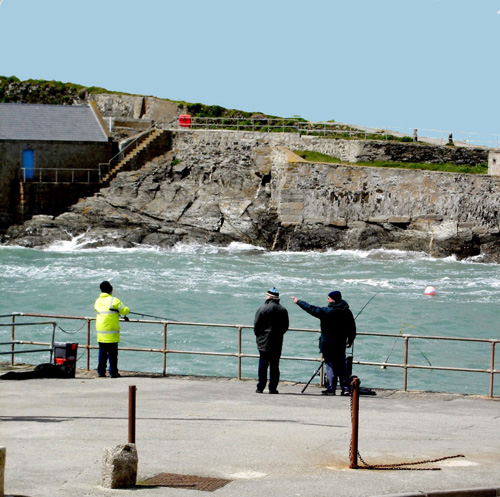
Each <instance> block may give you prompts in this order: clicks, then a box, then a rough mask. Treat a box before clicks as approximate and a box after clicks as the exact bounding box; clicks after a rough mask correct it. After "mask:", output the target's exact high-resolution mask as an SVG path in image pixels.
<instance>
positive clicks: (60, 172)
mask: <svg viewBox="0 0 500 497" xmlns="http://www.w3.org/2000/svg"><path fill="white" fill-rule="evenodd" d="M21 172H22V176H23V183H26V182H28V181H29V182H31V183H98V182H99V171H98V170H97V169H80V168H76V167H75V168H63V167H35V168H31V169H30V168H25V167H23V168H21Z"/></svg>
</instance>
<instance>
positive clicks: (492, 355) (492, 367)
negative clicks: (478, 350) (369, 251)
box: [490, 342, 496, 397]
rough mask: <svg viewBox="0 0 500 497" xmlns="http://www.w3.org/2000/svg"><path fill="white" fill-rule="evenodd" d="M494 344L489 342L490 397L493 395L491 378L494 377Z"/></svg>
mask: <svg viewBox="0 0 500 497" xmlns="http://www.w3.org/2000/svg"><path fill="white" fill-rule="evenodd" d="M495 344H496V342H491V372H490V397H493V378H494V377H495V373H494V372H493V371H495Z"/></svg>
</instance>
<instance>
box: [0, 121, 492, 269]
mask: <svg viewBox="0 0 500 497" xmlns="http://www.w3.org/2000/svg"><path fill="white" fill-rule="evenodd" d="M304 140H305V139H304V138H301V137H300V136H297V135H287V134H281V133H280V134H272V133H270V134H258V133H238V132H230V131H187V130H179V131H173V132H172V146H171V149H170V150H168V151H166V152H165V153H164V154H163V155H161V156H159V157H157V158H156V159H155V160H153V161H151V162H149V163H148V164H147V165H146V166H145V167H143V168H142V169H140V170H139V171H133V172H124V173H120V174H119V175H118V177H117V178H116V179H115V180H114V181H113V182H112V183H111V185H110V186H109V188H105V189H102V190H101V191H100V192H99V193H98V194H96V195H95V196H94V197H90V198H86V199H82V200H81V201H80V202H78V203H77V204H76V205H74V206H73V207H72V208H71V210H70V212H68V213H65V214H62V215H61V216H58V217H56V218H54V219H53V218H51V217H49V216H37V217H36V218H34V219H32V220H31V221H29V222H27V223H26V224H25V225H23V226H16V227H11V228H10V229H9V231H8V233H7V235H6V237H5V238H4V243H8V244H20V245H24V246H29V247H41V246H47V245H50V244H52V243H53V242H54V241H56V240H64V239H69V238H71V237H74V236H80V237H81V239H80V243H86V246H88V247H95V246H101V245H109V244H112V245H117V246H122V247H131V246H134V245H136V244H147V245H154V246H160V247H168V246H172V245H173V244H175V243H177V242H185V243H190V242H198V243H210V244H227V243H229V242H230V241H233V240H235V241H242V242H246V243H251V244H253V245H259V246H262V247H265V248H267V249H273V250H324V249H328V248H343V249H347V248H350V249H360V248H361V249H370V248H379V247H386V248H398V249H403V250H419V251H425V252H428V253H430V254H433V255H436V256H447V255H450V254H455V255H457V257H459V258H462V257H470V256H480V257H481V258H482V260H486V261H497V262H498V261H500V249H499V247H500V244H499V241H500V240H499V229H498V227H499V226H498V225H499V222H498V213H499V207H500V181H499V179H497V178H494V177H489V176H485V175H463V174H453V173H434V172H424V171H411V170H402V169H399V170H398V169H383V168H372V167H361V166H355V165H331V164H311V163H306V162H304V161H303V160H302V159H300V158H299V157H298V156H296V155H295V154H293V153H291V152H290V149H306V148H307V149H314V148H315V147H316V148H319V147H324V146H325V143H326V142H330V145H329V146H330V147H336V148H337V149H338V150H337V155H338V156H340V155H342V153H344V154H347V155H350V156H352V155H353V154H355V153H358V154H361V155H362V154H363V153H366V150H363V149H362V147H361V148H360V144H359V143H356V144H351V145H349V143H346V142H344V143H341V142H340V141H336V140H327V141H326V142H325V140H316V141H315V140H307V143H305V142H304ZM367 146H369V147H371V148H373V145H372V144H369V145H367ZM353 147H355V148H356V150H357V152H356V150H354V149H353ZM330 152H331V151H330Z"/></svg>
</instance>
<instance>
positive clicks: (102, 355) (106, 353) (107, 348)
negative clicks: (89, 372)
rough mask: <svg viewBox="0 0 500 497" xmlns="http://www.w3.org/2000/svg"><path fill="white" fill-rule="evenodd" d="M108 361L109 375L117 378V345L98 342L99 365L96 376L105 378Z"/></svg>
mask: <svg viewBox="0 0 500 497" xmlns="http://www.w3.org/2000/svg"><path fill="white" fill-rule="evenodd" d="M108 359H109V375H110V376H111V377H116V376H118V343H117V342H115V343H105V342H99V364H98V365H97V374H98V375H99V376H106V364H107V362H108Z"/></svg>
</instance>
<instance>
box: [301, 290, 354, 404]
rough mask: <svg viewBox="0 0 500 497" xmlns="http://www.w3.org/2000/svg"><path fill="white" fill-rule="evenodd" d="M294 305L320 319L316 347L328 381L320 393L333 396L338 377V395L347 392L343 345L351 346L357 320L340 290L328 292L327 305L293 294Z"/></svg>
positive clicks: (347, 393) (346, 371)
mask: <svg viewBox="0 0 500 497" xmlns="http://www.w3.org/2000/svg"><path fill="white" fill-rule="evenodd" d="M292 300H293V302H294V304H297V305H298V306H299V307H300V308H301V309H304V311H306V312H307V313H309V314H311V316H314V317H316V318H318V319H319V320H320V323H321V337H320V341H319V350H320V352H321V353H322V354H323V359H324V361H325V364H326V377H327V382H328V384H327V385H326V390H324V391H323V392H321V393H322V394H323V395H335V390H336V388H337V385H336V383H337V378H336V377H337V376H338V377H339V379H340V386H341V388H342V390H341V395H349V391H350V388H349V383H350V382H349V379H350V378H349V372H348V370H347V366H346V362H345V349H346V346H349V347H350V346H351V345H352V341H353V340H354V336H355V335H356V323H355V321H354V317H353V315H352V312H351V310H350V309H349V304H348V303H347V302H346V301H345V300H342V294H341V293H340V292H339V291H334V292H330V293H329V294H328V298H327V301H328V306H327V307H319V306H316V305H311V304H308V303H307V302H305V301H303V300H300V299H298V298H297V297H292Z"/></svg>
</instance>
